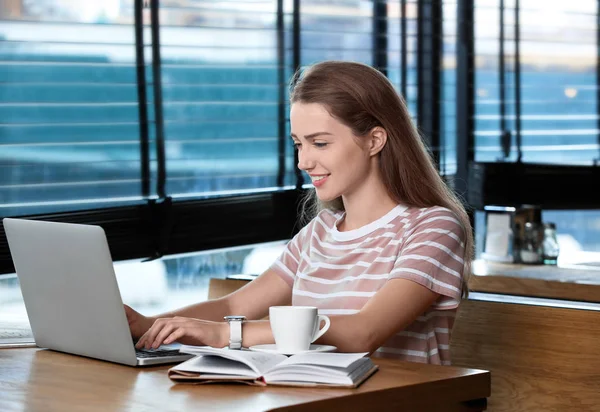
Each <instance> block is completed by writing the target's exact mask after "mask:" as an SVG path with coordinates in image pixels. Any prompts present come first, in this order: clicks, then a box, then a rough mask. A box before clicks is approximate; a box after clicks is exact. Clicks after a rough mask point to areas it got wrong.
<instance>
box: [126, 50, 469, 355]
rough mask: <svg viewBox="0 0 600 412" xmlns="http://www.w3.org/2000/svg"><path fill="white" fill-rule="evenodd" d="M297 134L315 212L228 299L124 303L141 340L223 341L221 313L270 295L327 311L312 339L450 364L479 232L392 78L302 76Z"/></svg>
mask: <svg viewBox="0 0 600 412" xmlns="http://www.w3.org/2000/svg"><path fill="white" fill-rule="evenodd" d="M290 122H291V132H292V133H291V135H292V139H293V141H294V144H295V146H296V148H297V150H298V159H299V162H298V167H299V168H300V169H302V170H304V171H305V172H307V173H308V174H309V175H310V177H311V179H312V182H313V185H314V187H315V189H314V194H316V199H312V200H311V201H312V202H314V203H313V204H312V205H311V207H309V209H311V210H314V212H315V213H316V216H315V215H314V214H313V216H314V217H313V218H312V220H310V222H309V223H308V224H307V225H306V226H305V227H304V228H303V229H302V230H301V231H300V232H299V233H298V234H297V235H296V236H295V237H294V238H293V239H292V240H291V241H290V242H289V243H288V245H287V246H286V248H285V250H284V252H283V253H282V255H281V256H280V257H279V258H278V259H277V260H276V261H275V263H274V264H273V265H272V266H271V267H270V269H268V270H267V271H266V272H265V273H263V274H262V275H261V276H259V277H258V278H257V279H256V280H254V281H253V282H251V283H249V284H248V285H247V286H245V287H244V288H242V289H240V290H238V291H236V292H234V293H232V294H230V295H228V296H226V297H224V298H221V299H217V300H213V301H208V302H202V303H199V304H196V305H192V306H189V307H186V308H183V309H180V310H177V311H174V312H172V313H167V314H164V315H161V316H158V317H152V318H150V317H145V316H142V315H140V314H139V313H137V312H135V311H133V310H132V309H131V308H129V307H126V312H127V316H128V320H129V325H130V328H131V332H132V335H133V336H134V337H141V338H140V339H139V341H138V343H137V346H138V347H140V348H141V347H146V348H150V347H153V348H156V347H158V346H159V345H160V344H163V343H172V342H175V341H179V342H182V343H187V344H194V345H210V346H215V347H224V346H227V344H228V340H229V325H228V324H227V323H226V322H223V317H224V316H227V315H244V316H246V317H247V318H248V319H262V318H263V317H265V316H267V315H268V309H269V307H270V306H275V305H303V306H317V307H318V308H319V313H321V314H325V315H328V316H329V317H330V319H331V326H330V328H329V330H328V331H327V332H326V333H325V334H324V335H323V336H322V337H321V338H320V339H319V340H318V343H321V344H329V345H335V346H336V347H337V348H338V350H339V351H341V352H363V351H365V352H373V354H374V355H376V356H386V357H395V358H401V359H405V360H410V361H415V362H427V363H436V364H449V363H450V356H449V341H450V332H451V330H452V326H453V321H454V315H455V313H456V309H457V307H458V304H459V302H460V299H461V295H462V294H464V293H466V280H467V278H468V274H469V263H470V261H471V256H472V252H471V249H472V244H473V239H472V232H471V226H470V223H469V219H468V216H467V214H466V213H465V210H464V209H463V207H462V204H461V203H460V201H459V200H458V199H457V198H456V197H455V196H454V195H453V194H452V192H451V191H450V190H449V189H448V188H447V187H446V185H445V184H444V182H443V181H442V180H441V178H440V177H439V175H438V173H437V171H436V169H435V167H434V165H433V163H432V161H431V158H430V156H429V153H428V151H427V149H426V148H425V146H424V144H423V143H422V141H421V138H420V136H419V134H418V132H417V131H416V129H415V127H414V126H413V124H412V121H411V119H410V115H409V112H408V110H407V108H406V105H405V103H404V101H403V100H402V99H401V98H400V96H398V94H397V93H396V91H395V90H394V88H393V86H392V85H391V83H390V82H389V81H388V79H387V78H386V77H385V76H383V75H382V74H381V73H379V72H378V71H377V70H375V69H373V68H371V67H369V66H366V65H362V64H358V63H349V62H335V61H332V62H323V63H319V64H316V65H314V66H312V67H310V68H309V69H307V70H305V71H304V72H303V73H302V75H297V76H296V77H295V79H294V81H293V82H292V89H291V113H290ZM242 340H243V346H245V347H249V346H252V345H256V344H264V343H273V342H274V340H273V335H272V333H271V329H270V325H269V322H268V321H264V320H254V321H250V322H246V323H244V325H243V333H242Z"/></svg>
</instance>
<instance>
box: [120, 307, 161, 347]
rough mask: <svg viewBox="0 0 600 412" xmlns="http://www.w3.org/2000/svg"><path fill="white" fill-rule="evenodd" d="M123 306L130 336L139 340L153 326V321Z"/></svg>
mask: <svg viewBox="0 0 600 412" xmlns="http://www.w3.org/2000/svg"><path fill="white" fill-rule="evenodd" d="M123 306H125V315H126V316H127V323H128V324H129V330H130V331H131V336H132V337H133V338H135V339H139V338H140V337H141V336H142V335H143V334H144V333H146V331H147V330H148V329H150V327H151V326H152V325H153V324H154V321H155V319H154V318H151V317H148V316H144V315H142V314H141V313H139V312H137V311H135V310H133V309H131V308H130V307H129V306H127V305H123Z"/></svg>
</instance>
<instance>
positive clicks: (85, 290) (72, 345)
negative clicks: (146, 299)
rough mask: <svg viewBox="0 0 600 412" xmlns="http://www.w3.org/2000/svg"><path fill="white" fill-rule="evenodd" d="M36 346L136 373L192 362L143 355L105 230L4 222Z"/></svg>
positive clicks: (173, 351)
mask: <svg viewBox="0 0 600 412" xmlns="http://www.w3.org/2000/svg"><path fill="white" fill-rule="evenodd" d="M3 223H4V229H5V232H6V237H7V239H8V245H9V248H10V253H11V255H12V259H13V262H14V265H15V269H16V271H17V276H18V278H19V282H20V284H21V292H22V294H23V299H24V301H25V308H26V309H27V315H28V317H29V322H30V324H31V330H32V331H33V336H34V338H35V342H36V345H37V346H39V347H43V348H48V349H53V350H56V351H60V352H66V353H72V354H76V355H82V356H88V357H91V358H96V359H102V360H106V361H111V362H116V363H122V364H125V365H131V366H142V365H156V364H162V363H174V362H181V361H184V360H186V359H189V358H190V355H187V354H182V353H180V352H179V351H178V349H177V347H176V346H173V345H169V347H161V348H158V349H156V350H150V351H138V350H136V349H135V346H134V342H133V339H132V337H131V333H130V331H129V325H128V324H127V317H126V316H125V309H124V308H123V301H122V300H121V294H120V293H119V287H118V285H117V279H116V276H115V272H114V268H113V263H112V258H111V256H110V251H109V249H108V242H107V241H106V235H105V233H104V230H103V229H102V228H101V227H100V226H91V225H76V224H70V223H55V222H41V221H34V220H24V219H10V218H5V219H3Z"/></svg>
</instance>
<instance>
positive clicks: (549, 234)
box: [543, 222, 560, 265]
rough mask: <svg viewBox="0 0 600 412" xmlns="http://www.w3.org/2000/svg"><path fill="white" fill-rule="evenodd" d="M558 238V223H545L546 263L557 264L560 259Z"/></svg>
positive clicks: (544, 254) (544, 250) (544, 247)
mask: <svg viewBox="0 0 600 412" xmlns="http://www.w3.org/2000/svg"><path fill="white" fill-rule="evenodd" d="M559 251H560V249H559V246H558V239H557V238H556V225H555V224H554V223H551V222H548V223H544V242H543V261H544V264H545V265H556V263H557V261H558V253H559Z"/></svg>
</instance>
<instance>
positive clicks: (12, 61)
mask: <svg viewBox="0 0 600 412" xmlns="http://www.w3.org/2000/svg"><path fill="white" fill-rule="evenodd" d="M132 2H133V0H130V1H124V2H121V3H123V4H125V3H132ZM2 3H3V4H2V7H1V8H0V83H2V87H1V88H0V119H2V120H1V121H0V216H10V215H27V214H35V213H42V212H48V211H57V210H74V209H82V208H83V209H89V208H92V207H98V206H109V205H116V204H126V203H131V202H133V201H138V200H140V199H141V198H142V193H141V191H140V181H141V180H140V179H141V175H140V141H139V121H138V105H137V92H136V68H135V47H134V45H135V39H134V31H133V20H132V18H131V16H127V15H126V14H124V10H123V8H122V7H120V5H119V3H118V2H93V4H88V3H87V2H85V3H84V2H80V3H76V2H72V1H25V0H23V1H4V2H2Z"/></svg>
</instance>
